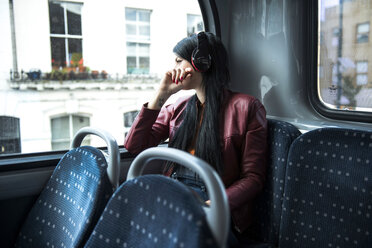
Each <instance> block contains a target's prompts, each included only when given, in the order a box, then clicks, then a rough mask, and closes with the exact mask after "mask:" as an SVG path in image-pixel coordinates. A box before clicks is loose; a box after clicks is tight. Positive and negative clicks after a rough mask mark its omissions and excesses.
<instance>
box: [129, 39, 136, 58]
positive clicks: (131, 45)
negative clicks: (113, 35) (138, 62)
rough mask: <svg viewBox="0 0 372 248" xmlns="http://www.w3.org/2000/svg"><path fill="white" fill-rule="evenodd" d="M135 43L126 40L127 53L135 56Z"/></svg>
mask: <svg viewBox="0 0 372 248" xmlns="http://www.w3.org/2000/svg"><path fill="white" fill-rule="evenodd" d="M136 44H137V43H133V42H127V55H128V56H136V54H137V45H136Z"/></svg>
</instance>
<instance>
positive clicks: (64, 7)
mask: <svg viewBox="0 0 372 248" xmlns="http://www.w3.org/2000/svg"><path fill="white" fill-rule="evenodd" d="M53 2H57V1H53ZM60 3H61V4H62V5H61V6H62V7H63V21H64V27H65V34H53V33H50V38H64V39H65V56H66V67H69V66H70V65H71V63H70V61H71V58H69V46H68V40H69V39H80V40H81V42H83V35H82V34H83V32H82V34H81V35H73V34H69V33H68V24H67V8H66V3H73V4H79V5H81V7H83V3H80V2H68V1H61V2H60ZM49 15H50V12H49ZM50 25H51V23H50ZM51 45H52V44H51ZM81 56H82V57H83V51H81Z"/></svg>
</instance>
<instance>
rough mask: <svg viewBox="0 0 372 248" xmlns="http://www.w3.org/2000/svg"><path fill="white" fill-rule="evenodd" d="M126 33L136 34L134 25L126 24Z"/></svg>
mask: <svg viewBox="0 0 372 248" xmlns="http://www.w3.org/2000/svg"><path fill="white" fill-rule="evenodd" d="M126 27H127V35H136V34H137V29H136V26H135V25H132V24H127V25H126Z"/></svg>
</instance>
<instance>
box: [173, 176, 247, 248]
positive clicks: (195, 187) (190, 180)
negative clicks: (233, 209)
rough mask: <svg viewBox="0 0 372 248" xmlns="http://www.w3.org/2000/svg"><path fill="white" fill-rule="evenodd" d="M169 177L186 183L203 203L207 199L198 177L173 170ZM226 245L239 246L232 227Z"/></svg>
mask: <svg viewBox="0 0 372 248" xmlns="http://www.w3.org/2000/svg"><path fill="white" fill-rule="evenodd" d="M171 177H172V178H173V179H176V180H178V181H180V182H182V183H183V184H185V185H187V186H188V187H189V188H190V189H191V190H192V191H193V192H194V193H196V195H197V196H198V198H199V199H200V200H201V201H202V202H203V204H204V203H205V201H207V200H209V197H208V194H207V188H206V187H205V185H204V183H203V182H202V181H201V180H200V179H197V178H196V177H195V176H193V175H179V174H177V172H173V173H172V175H171ZM228 247H231V248H235V247H240V246H239V241H238V239H237V238H236V236H235V234H234V233H233V231H232V229H230V232H229V236H228Z"/></svg>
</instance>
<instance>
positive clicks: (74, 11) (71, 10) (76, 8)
mask: <svg viewBox="0 0 372 248" xmlns="http://www.w3.org/2000/svg"><path fill="white" fill-rule="evenodd" d="M66 10H67V28H68V33H69V34H75V35H81V4H74V3H66Z"/></svg>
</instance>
